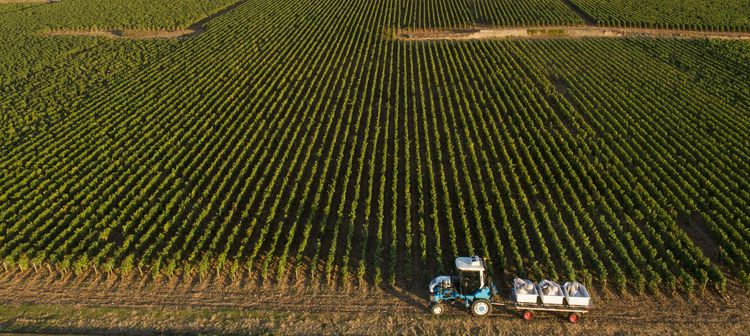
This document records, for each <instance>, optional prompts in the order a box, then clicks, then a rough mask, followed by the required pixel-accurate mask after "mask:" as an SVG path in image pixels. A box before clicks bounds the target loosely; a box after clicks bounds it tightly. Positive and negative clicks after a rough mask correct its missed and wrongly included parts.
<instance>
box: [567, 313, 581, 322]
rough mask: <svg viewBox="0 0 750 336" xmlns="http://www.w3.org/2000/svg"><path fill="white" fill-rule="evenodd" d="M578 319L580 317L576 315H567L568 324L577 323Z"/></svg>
mask: <svg viewBox="0 0 750 336" xmlns="http://www.w3.org/2000/svg"><path fill="white" fill-rule="evenodd" d="M580 319H581V315H578V314H577V313H570V314H568V321H570V323H578V321H579V320H580Z"/></svg>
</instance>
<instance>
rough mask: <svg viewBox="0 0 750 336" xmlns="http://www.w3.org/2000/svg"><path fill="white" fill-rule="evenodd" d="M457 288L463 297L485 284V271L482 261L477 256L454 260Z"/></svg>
mask: <svg viewBox="0 0 750 336" xmlns="http://www.w3.org/2000/svg"><path fill="white" fill-rule="evenodd" d="M456 270H457V271H458V288H459V290H460V291H461V294H463V295H471V294H472V293H474V292H476V291H478V290H479V289H481V288H482V287H484V286H485V283H487V269H486V267H485V265H484V260H482V258H479V257H477V256H474V257H458V258H456Z"/></svg>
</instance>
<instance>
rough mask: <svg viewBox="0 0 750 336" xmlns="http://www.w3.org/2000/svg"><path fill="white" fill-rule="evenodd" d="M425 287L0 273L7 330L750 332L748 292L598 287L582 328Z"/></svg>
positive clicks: (1, 326)
mask: <svg viewBox="0 0 750 336" xmlns="http://www.w3.org/2000/svg"><path fill="white" fill-rule="evenodd" d="M426 296H427V293H426V291H425V290H423V289H411V290H410V289H401V288H396V289H350V290H344V289H341V290H333V289H306V287H305V285H294V286H281V287H280V286H258V285H257V284H256V282H255V281H254V280H253V279H251V278H249V277H246V276H243V277H241V278H239V279H235V280H232V279H228V278H225V277H221V276H210V277H207V278H204V279H202V280H201V279H198V278H194V277H190V278H175V279H171V280H167V279H160V280H154V279H151V278H150V277H148V276H139V275H131V276H128V277H120V276H116V275H95V274H89V275H85V276H73V275H70V274H69V275H62V274H59V273H55V272H53V273H49V272H47V271H39V272H38V273H34V272H33V271H27V272H23V273H20V272H17V271H11V272H5V273H0V302H2V305H0V332H46V333H61V332H62V333H82V334H86V333H106V334H111V333H117V334H139V335H140V334H156V333H196V332H201V333H209V334H211V333H248V334H257V333H268V332H273V333H280V334H321V333H322V334H331V333H347V334H393V333H398V334H442V333H445V332H446V331H450V333H456V334H476V333H491V334H497V333H508V332H512V333H514V334H515V333H520V334H587V335H588V334H660V335H663V334H676V333H679V334H715V333H716V332H719V331H720V332H721V333H722V334H745V333H746V331H747V330H748V328H750V313H748V312H747V310H746V309H745V307H744V305H745V303H746V302H747V299H748V296H747V295H746V294H737V295H733V296H729V295H720V294H717V293H716V292H714V291H712V290H706V292H704V293H702V294H700V293H697V294H691V295H685V294H662V293H659V294H651V295H642V296H622V295H618V294H613V293H611V292H609V291H604V290H599V291H597V292H596V293H595V294H594V304H595V305H596V308H595V310H593V311H592V312H591V313H590V314H589V316H586V317H585V318H584V319H583V320H582V322H581V323H579V324H577V325H572V324H570V323H567V322H565V321H564V316H562V315H553V314H544V313H542V314H538V315H537V317H536V319H535V320H534V321H532V322H525V321H523V320H521V319H520V318H519V317H518V316H517V315H516V314H515V313H514V312H513V311H510V310H506V309H495V312H494V314H493V316H491V317H489V318H486V319H479V318H473V317H471V316H470V315H469V314H468V313H467V312H466V311H465V310H463V309H461V308H459V307H455V308H453V309H449V310H448V312H446V314H445V315H444V316H441V317H435V316H432V315H430V314H429V313H428V312H427V301H426Z"/></svg>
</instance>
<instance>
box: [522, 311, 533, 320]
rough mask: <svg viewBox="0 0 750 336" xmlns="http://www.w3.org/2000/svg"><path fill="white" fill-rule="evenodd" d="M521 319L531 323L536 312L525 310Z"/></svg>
mask: <svg viewBox="0 0 750 336" xmlns="http://www.w3.org/2000/svg"><path fill="white" fill-rule="evenodd" d="M521 317H523V319H524V320H526V321H531V320H532V319H533V318H534V312H533V311H531V310H524V311H523V313H522V314H521Z"/></svg>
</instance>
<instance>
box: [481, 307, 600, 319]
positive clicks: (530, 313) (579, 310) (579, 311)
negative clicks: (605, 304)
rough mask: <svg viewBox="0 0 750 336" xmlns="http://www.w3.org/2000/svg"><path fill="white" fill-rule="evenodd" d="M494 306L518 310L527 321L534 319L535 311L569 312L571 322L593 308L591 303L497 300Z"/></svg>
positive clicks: (568, 316)
mask: <svg viewBox="0 0 750 336" xmlns="http://www.w3.org/2000/svg"><path fill="white" fill-rule="evenodd" d="M492 305H494V306H502V307H505V308H508V309H513V310H517V311H518V312H519V313H520V315H521V318H523V319H524V320H526V321H531V320H533V319H534V314H535V313H534V312H540V311H541V312H558V313H568V314H567V320H568V322H570V323H578V321H580V320H581V318H582V317H583V315H584V314H586V313H588V312H589V311H590V310H591V308H593V307H592V306H591V305H588V306H570V305H567V304H565V305H559V306H551V305H544V304H523V303H517V302H510V303H505V302H497V303H492Z"/></svg>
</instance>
